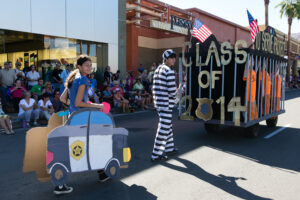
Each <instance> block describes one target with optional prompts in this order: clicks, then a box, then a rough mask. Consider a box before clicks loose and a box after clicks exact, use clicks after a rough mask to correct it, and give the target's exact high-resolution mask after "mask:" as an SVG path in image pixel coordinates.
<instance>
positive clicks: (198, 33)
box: [192, 19, 212, 42]
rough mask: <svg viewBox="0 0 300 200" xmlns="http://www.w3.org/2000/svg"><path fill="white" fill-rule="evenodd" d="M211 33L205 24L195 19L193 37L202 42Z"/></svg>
mask: <svg viewBox="0 0 300 200" xmlns="http://www.w3.org/2000/svg"><path fill="white" fill-rule="evenodd" d="M211 34H212V31H211V30H210V29H209V28H208V27H207V26H205V25H204V24H203V23H202V22H200V21H199V20H198V19H196V20H195V23H194V27H193V34H192V35H193V36H194V37H196V38H197V39H198V40H200V41H201V42H204V41H205V40H206V39H207V38H208V37H209V36H210V35H211Z"/></svg>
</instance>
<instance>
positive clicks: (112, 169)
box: [105, 159, 120, 179]
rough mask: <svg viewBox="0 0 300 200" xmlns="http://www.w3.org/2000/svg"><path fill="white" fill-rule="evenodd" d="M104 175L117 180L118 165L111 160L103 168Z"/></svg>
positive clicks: (118, 174) (118, 173)
mask: <svg viewBox="0 0 300 200" xmlns="http://www.w3.org/2000/svg"><path fill="white" fill-rule="evenodd" d="M105 174H106V175H107V176H108V177H110V178H112V179H117V178H119V176H120V166H119V163H118V162H117V161H116V160H115V159H113V160H111V161H110V162H109V163H108V165H107V166H106V168H105Z"/></svg>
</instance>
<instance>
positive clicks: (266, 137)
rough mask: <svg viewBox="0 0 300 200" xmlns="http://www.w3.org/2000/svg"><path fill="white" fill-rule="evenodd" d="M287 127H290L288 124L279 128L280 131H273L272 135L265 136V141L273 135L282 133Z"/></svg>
mask: <svg viewBox="0 0 300 200" xmlns="http://www.w3.org/2000/svg"><path fill="white" fill-rule="evenodd" d="M289 126H290V124H287V125H285V126H283V127H281V128H280V129H278V130H276V131H274V132H273V133H270V134H269V135H267V136H265V137H264V138H265V139H270V138H271V137H273V136H274V135H276V134H278V133H279V132H280V131H283V130H284V129H286V128H287V127H289Z"/></svg>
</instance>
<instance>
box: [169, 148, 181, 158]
mask: <svg viewBox="0 0 300 200" xmlns="http://www.w3.org/2000/svg"><path fill="white" fill-rule="evenodd" d="M178 151H179V150H178V148H177V147H174V149H173V150H172V151H168V152H166V154H167V155H168V156H172V155H175V154H177V153H178Z"/></svg>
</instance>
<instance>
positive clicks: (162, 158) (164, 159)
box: [151, 155, 168, 162]
mask: <svg viewBox="0 0 300 200" xmlns="http://www.w3.org/2000/svg"><path fill="white" fill-rule="evenodd" d="M166 160H168V156H163V155H160V156H158V157H156V158H151V162H156V161H166Z"/></svg>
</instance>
